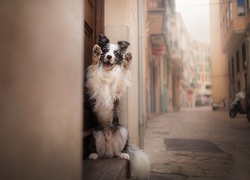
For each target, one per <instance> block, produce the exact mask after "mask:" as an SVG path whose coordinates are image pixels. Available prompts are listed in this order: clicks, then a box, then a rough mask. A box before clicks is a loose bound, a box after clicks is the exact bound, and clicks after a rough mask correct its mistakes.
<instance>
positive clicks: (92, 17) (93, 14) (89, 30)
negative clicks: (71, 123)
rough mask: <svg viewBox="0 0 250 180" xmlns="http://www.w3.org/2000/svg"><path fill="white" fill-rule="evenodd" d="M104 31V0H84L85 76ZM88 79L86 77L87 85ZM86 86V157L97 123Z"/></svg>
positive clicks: (84, 127) (84, 123)
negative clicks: (98, 37)
mask: <svg viewBox="0 0 250 180" xmlns="http://www.w3.org/2000/svg"><path fill="white" fill-rule="evenodd" d="M103 32H104V0H84V77H86V69H87V68H88V66H89V65H90V64H91V55H92V48H93V46H94V44H95V43H96V40H97V36H98V34H103ZM85 82H86V79H84V85H85ZM91 108H92V107H91V105H90V103H89V101H88V96H87V94H86V89H85V86H84V122H83V134H84V157H86V155H87V154H86V153H87V148H88V143H89V135H90V133H91V130H90V129H91V128H92V127H94V126H96V125H97V120H96V117H95V115H94V113H93V112H92V110H91Z"/></svg>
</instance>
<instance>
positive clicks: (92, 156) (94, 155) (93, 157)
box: [89, 153, 98, 160]
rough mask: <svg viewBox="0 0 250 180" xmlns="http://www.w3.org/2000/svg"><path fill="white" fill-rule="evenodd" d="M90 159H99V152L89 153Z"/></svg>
mask: <svg viewBox="0 0 250 180" xmlns="http://www.w3.org/2000/svg"><path fill="white" fill-rule="evenodd" d="M89 159H92V160H95V159H98V154H96V153H91V154H90V155H89Z"/></svg>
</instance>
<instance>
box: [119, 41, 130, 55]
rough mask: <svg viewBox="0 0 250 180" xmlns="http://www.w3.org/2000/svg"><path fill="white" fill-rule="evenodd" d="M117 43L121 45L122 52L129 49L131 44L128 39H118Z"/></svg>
mask: <svg viewBox="0 0 250 180" xmlns="http://www.w3.org/2000/svg"><path fill="white" fill-rule="evenodd" d="M117 44H118V45H119V49H120V52H121V53H122V54H124V53H125V52H126V51H127V48H128V46H129V45H130V43H129V42H127V41H118V42H117Z"/></svg>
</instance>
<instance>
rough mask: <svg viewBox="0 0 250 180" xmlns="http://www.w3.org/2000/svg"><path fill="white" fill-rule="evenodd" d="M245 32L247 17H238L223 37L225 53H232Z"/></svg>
mask: <svg viewBox="0 0 250 180" xmlns="http://www.w3.org/2000/svg"><path fill="white" fill-rule="evenodd" d="M244 34H245V17H237V18H235V19H233V21H231V25H230V26H229V28H228V29H227V31H226V34H225V35H224V37H223V38H222V49H223V52H224V53H229V54H230V53H232V52H233V49H234V48H235V46H236V45H237V44H239V43H240V41H241V39H242V38H243V36H244Z"/></svg>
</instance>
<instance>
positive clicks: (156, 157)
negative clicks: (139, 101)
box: [145, 107, 250, 180]
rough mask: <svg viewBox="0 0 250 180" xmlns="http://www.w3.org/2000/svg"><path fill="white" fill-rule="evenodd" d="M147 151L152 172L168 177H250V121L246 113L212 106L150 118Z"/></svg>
mask: <svg viewBox="0 0 250 180" xmlns="http://www.w3.org/2000/svg"><path fill="white" fill-rule="evenodd" d="M145 152H146V153H147V154H148V155H149V157H150V160H151V162H152V169H151V171H152V173H154V174H156V175H157V174H158V175H162V176H163V175H164V176H165V177H169V178H165V179H172V180H174V179H188V180H219V179H227V180H228V179H237V180H241V179H242V180H247V179H249V177H250V168H249V167H250V124H249V123H248V121H247V119H246V117H245V116H244V115H238V116H237V117H236V118H234V119H231V118H230V117H229V116H228V112H226V111H212V110H211V107H202V108H195V109H182V110H181V111H180V112H175V113H166V114H163V115H161V116H158V117H155V118H153V119H151V120H150V121H149V123H148V128H147V129H146V133H145ZM173 175H174V176H175V178H170V176H173Z"/></svg>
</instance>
